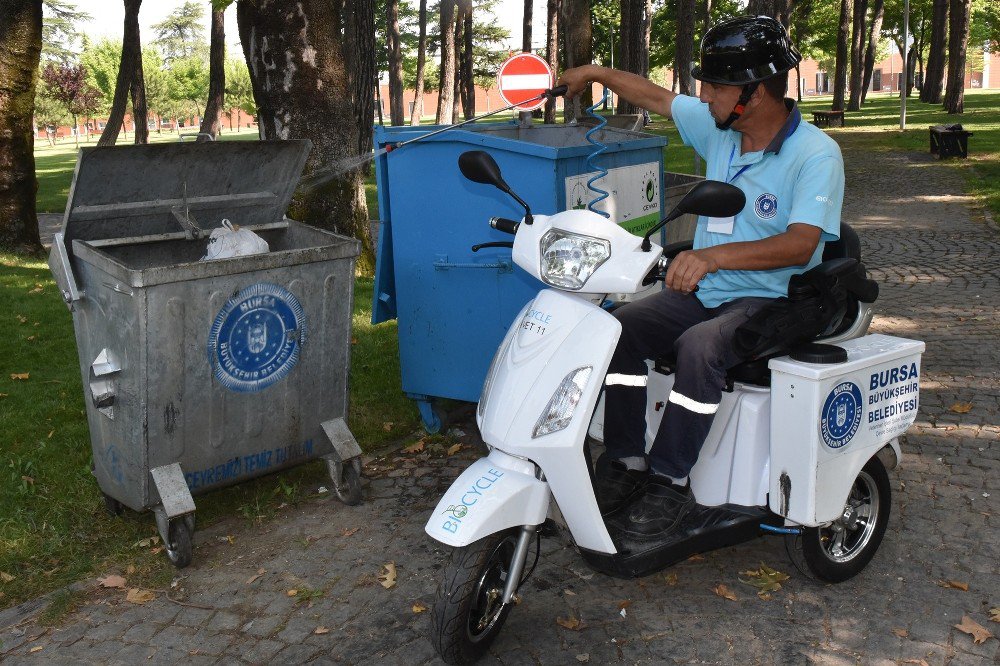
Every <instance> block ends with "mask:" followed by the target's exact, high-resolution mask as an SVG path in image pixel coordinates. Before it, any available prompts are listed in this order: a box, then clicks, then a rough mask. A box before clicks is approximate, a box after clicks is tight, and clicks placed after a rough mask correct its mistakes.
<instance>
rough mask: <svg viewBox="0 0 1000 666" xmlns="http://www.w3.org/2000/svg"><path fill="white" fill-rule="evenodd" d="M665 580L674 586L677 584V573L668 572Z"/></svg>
mask: <svg viewBox="0 0 1000 666" xmlns="http://www.w3.org/2000/svg"><path fill="white" fill-rule="evenodd" d="M663 582H664V583H666V584H667V585H669V586H670V587H673V586H674V585H676V584H677V574H675V573H668V574H666V575H665V576H664V577H663Z"/></svg>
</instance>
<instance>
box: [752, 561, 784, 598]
mask: <svg viewBox="0 0 1000 666" xmlns="http://www.w3.org/2000/svg"><path fill="white" fill-rule="evenodd" d="M740 575H741V576H747V577H748V578H747V579H746V580H744V579H743V578H740V582H741V583H744V584H746V585H752V586H753V587H756V588H757V596H758V597H760V598H761V599H763V600H764V601H768V600H770V598H771V595H770V594H769V593H770V592H777V591H778V590H780V589H781V584H782V583H783V582H784V581H786V580H788V578H789V576H788V574H786V573H783V572H781V571H778V570H777V569H772V568H771V567H769V566H767V565H766V564H764V563H763V562H761V564H760V568H759V569H757V570H755V571H753V570H751V571H741V572H740Z"/></svg>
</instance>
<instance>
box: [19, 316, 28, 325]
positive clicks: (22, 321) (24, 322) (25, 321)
mask: <svg viewBox="0 0 1000 666" xmlns="http://www.w3.org/2000/svg"><path fill="white" fill-rule="evenodd" d="M16 316H17V320H18V321H19V322H21V323H22V324H27V323H28V318H27V317H25V316H24V315H16Z"/></svg>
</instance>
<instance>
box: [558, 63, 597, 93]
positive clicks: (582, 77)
mask: <svg viewBox="0 0 1000 666" xmlns="http://www.w3.org/2000/svg"><path fill="white" fill-rule="evenodd" d="M592 70H593V67H592V66H590V65H583V66H582V67H574V68H573V69H567V70H566V71H565V72H563V73H562V76H560V77H559V80H558V81H556V85H563V84H565V86H566V99H573V98H574V97H577V96H578V95H580V93H582V92H583V91H584V90H585V89H586V88H587V84H588V83H590V82H591V81H593V80H594V74H593V71H592Z"/></svg>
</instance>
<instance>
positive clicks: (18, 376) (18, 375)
mask: <svg viewBox="0 0 1000 666" xmlns="http://www.w3.org/2000/svg"><path fill="white" fill-rule="evenodd" d="M30 376H31V373H28V372H12V373H10V378H11V379H13V380H15V381H24V380H25V379H28V378H29V377H30Z"/></svg>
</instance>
